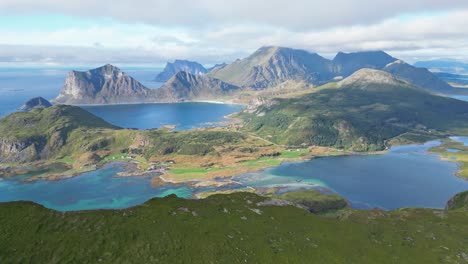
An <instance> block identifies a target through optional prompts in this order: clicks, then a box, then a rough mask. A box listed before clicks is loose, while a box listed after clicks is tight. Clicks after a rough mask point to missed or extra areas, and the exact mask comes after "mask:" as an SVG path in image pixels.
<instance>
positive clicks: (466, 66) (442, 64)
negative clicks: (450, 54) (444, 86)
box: [414, 59, 468, 74]
mask: <svg viewBox="0 0 468 264" xmlns="http://www.w3.org/2000/svg"><path fill="white" fill-rule="evenodd" d="M414 66H416V67H420V68H427V69H429V70H430V71H432V72H446V73H452V74H468V63H465V62H461V61H457V60H453V59H445V60H430V61H418V62H416V63H415V64H414Z"/></svg>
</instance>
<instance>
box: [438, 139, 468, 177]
mask: <svg viewBox="0 0 468 264" xmlns="http://www.w3.org/2000/svg"><path fill="white" fill-rule="evenodd" d="M429 151H432V152H435V153H438V154H439V155H441V157H442V158H443V159H445V160H448V161H452V162H457V163H459V164H460V169H459V171H458V173H457V174H458V176H460V177H462V178H465V179H468V146H465V145H464V144H463V143H462V142H457V141H453V140H451V139H445V140H444V141H443V142H442V144H441V145H440V146H437V147H433V148H431V149H430V150H429Z"/></svg>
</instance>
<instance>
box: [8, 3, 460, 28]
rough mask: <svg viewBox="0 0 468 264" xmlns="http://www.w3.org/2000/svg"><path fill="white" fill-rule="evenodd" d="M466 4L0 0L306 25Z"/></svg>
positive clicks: (19, 8) (139, 17)
mask: <svg viewBox="0 0 468 264" xmlns="http://www.w3.org/2000/svg"><path fill="white" fill-rule="evenodd" d="M459 8H468V1H466V0H444V1H440V0H392V1H375V0H353V1H350V0H327V1H312V0H289V1H284V0H235V1H233V0H231V1H219V0H198V1H193V0H178V1H172V0H100V1H95V0H80V1H63V0H41V1H37V0H2V1H0V13H3V14H50V13H56V14H65V15H71V16H82V17H92V18H96V17H97V18H101V17H111V18H113V19H116V20H119V21H125V22H136V23H148V24H153V25H164V26H168V25H169V26H182V27H187V28H199V27H212V26H213V25H233V24H238V23H251V24H256V25H269V26H275V27H282V28H288V29H291V30H311V29H314V30H316V29H319V28H329V27H336V26H342V25H356V24H369V23H375V22H378V21H381V20H383V19H386V18H390V17H394V16H397V15H400V14H410V13H420V12H440V11H445V10H455V9H459Z"/></svg>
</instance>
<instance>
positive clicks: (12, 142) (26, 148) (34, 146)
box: [0, 137, 47, 163]
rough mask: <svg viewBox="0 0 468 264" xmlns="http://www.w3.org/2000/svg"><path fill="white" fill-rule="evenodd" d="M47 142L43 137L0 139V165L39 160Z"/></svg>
mask: <svg viewBox="0 0 468 264" xmlns="http://www.w3.org/2000/svg"><path fill="white" fill-rule="evenodd" d="M46 143H47V140H46V139H45V138H43V137H34V138H25V139H10V138H2V139H0V163H10V162H31V161H35V160H37V159H39V157H40V153H41V151H42V150H43V149H44V147H45V145H46Z"/></svg>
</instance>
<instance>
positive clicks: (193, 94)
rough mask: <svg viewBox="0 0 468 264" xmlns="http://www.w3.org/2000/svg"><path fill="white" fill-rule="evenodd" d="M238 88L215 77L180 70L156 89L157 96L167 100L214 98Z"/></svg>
mask: <svg viewBox="0 0 468 264" xmlns="http://www.w3.org/2000/svg"><path fill="white" fill-rule="evenodd" d="M238 90H239V87H237V86H235V85H232V84H228V83H225V82H223V81H221V80H218V79H216V78H212V77H210V76H207V75H194V74H190V73H188V72H184V71H181V72H178V73H177V74H176V75H174V76H173V77H172V78H171V79H170V80H169V81H167V82H166V83H165V84H164V85H163V86H162V87H161V88H159V89H158V90H157V97H158V98H160V99H161V100H163V101H169V102H179V101H185V100H193V99H216V97H218V96H225V95H230V94H232V93H233V92H235V91H238Z"/></svg>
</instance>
